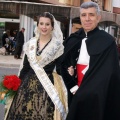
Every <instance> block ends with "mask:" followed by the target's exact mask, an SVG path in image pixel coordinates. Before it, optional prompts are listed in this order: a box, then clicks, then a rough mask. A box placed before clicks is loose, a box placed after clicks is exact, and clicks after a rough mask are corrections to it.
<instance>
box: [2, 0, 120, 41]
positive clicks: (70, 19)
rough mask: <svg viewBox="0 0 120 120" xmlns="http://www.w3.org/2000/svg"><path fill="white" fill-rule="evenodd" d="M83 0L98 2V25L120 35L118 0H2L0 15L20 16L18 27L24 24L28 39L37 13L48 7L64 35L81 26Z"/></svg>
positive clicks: (31, 34) (119, 3) (47, 9)
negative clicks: (80, 16) (80, 12)
mask: <svg viewBox="0 0 120 120" xmlns="http://www.w3.org/2000/svg"><path fill="white" fill-rule="evenodd" d="M85 1H94V2H96V3H98V5H99V6H100V8H101V10H102V11H101V14H102V19H101V21H100V24H99V26H100V28H101V29H104V30H105V31H107V32H108V33H110V34H111V35H113V36H115V37H117V39H120V37H119V31H120V6H118V5H120V2H119V0H109V1H108V0H17V1H13V0H3V2H0V18H2V17H3V18H4V17H8V18H10V17H13V18H15V19H19V20H20V25H19V29H20V28H21V27H25V28H26V31H25V36H26V37H25V39H26V41H28V40H29V39H30V38H31V37H32V36H33V29H34V24H35V21H36V16H38V15H39V14H40V13H42V12H45V11H49V12H51V13H52V14H53V15H54V16H55V18H56V19H57V20H58V21H60V23H61V29H62V31H63V35H64V38H66V37H67V36H68V35H69V34H71V33H72V32H75V31H76V30H78V29H79V28H80V27H81V26H80V22H79V21H80V20H79V6H80V4H82V3H83V2H85ZM116 1H117V2H116ZM118 41H119V40H118ZM118 43H119V42H118Z"/></svg>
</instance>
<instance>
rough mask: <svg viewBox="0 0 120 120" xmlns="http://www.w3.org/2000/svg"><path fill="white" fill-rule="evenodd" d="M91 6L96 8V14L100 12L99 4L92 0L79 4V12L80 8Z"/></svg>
mask: <svg viewBox="0 0 120 120" xmlns="http://www.w3.org/2000/svg"><path fill="white" fill-rule="evenodd" d="M92 7H94V8H95V9H96V12H97V14H98V15H99V14H100V8H99V5H98V4H97V3H95V2H92V1H89V2H84V3H82V4H81V6H80V12H81V9H82V8H84V9H88V8H92Z"/></svg>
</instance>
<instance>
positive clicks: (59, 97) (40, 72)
mask: <svg viewBox="0 0 120 120" xmlns="http://www.w3.org/2000/svg"><path fill="white" fill-rule="evenodd" d="M35 34H36V36H35V37H33V38H32V39H31V40H30V41H28V42H27V43H26V44H25V46H24V51H25V55H24V56H25V57H24V62H23V68H22V69H21V70H20V75H19V77H20V78H21V79H22V84H21V86H20V88H19V90H18V93H17V95H16V96H15V97H14V99H13V102H12V104H11V107H10V109H9V110H8V115H7V116H6V119H7V120H65V119H66V114H67V110H68V108H67V92H66V88H65V85H64V83H63V81H62V79H61V76H60V75H59V73H60V70H59V57H60V56H61V55H62V53H63V45H62V42H63V37H62V32H61V30H60V27H59V26H58V24H57V21H56V20H55V18H54V17H53V15H52V14H50V13H48V12H45V13H43V14H42V15H40V16H39V19H38V27H37V28H36V29H35Z"/></svg>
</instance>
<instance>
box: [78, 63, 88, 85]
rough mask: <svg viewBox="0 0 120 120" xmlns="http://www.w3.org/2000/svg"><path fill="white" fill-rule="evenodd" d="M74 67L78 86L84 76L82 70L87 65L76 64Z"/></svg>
mask: <svg viewBox="0 0 120 120" xmlns="http://www.w3.org/2000/svg"><path fill="white" fill-rule="evenodd" d="M76 67H77V77H78V86H80V84H81V82H82V79H83V77H84V74H83V73H82V71H83V70H84V69H85V68H86V67H87V65H82V64H77V65H76Z"/></svg>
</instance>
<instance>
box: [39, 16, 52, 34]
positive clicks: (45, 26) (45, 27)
mask: <svg viewBox="0 0 120 120" xmlns="http://www.w3.org/2000/svg"><path fill="white" fill-rule="evenodd" d="M38 29H39V30H40V34H41V35H44V36H47V35H50V34H51V31H52V30H53V27H52V25H51V20H50V18H46V17H40V19H39V24H38Z"/></svg>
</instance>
